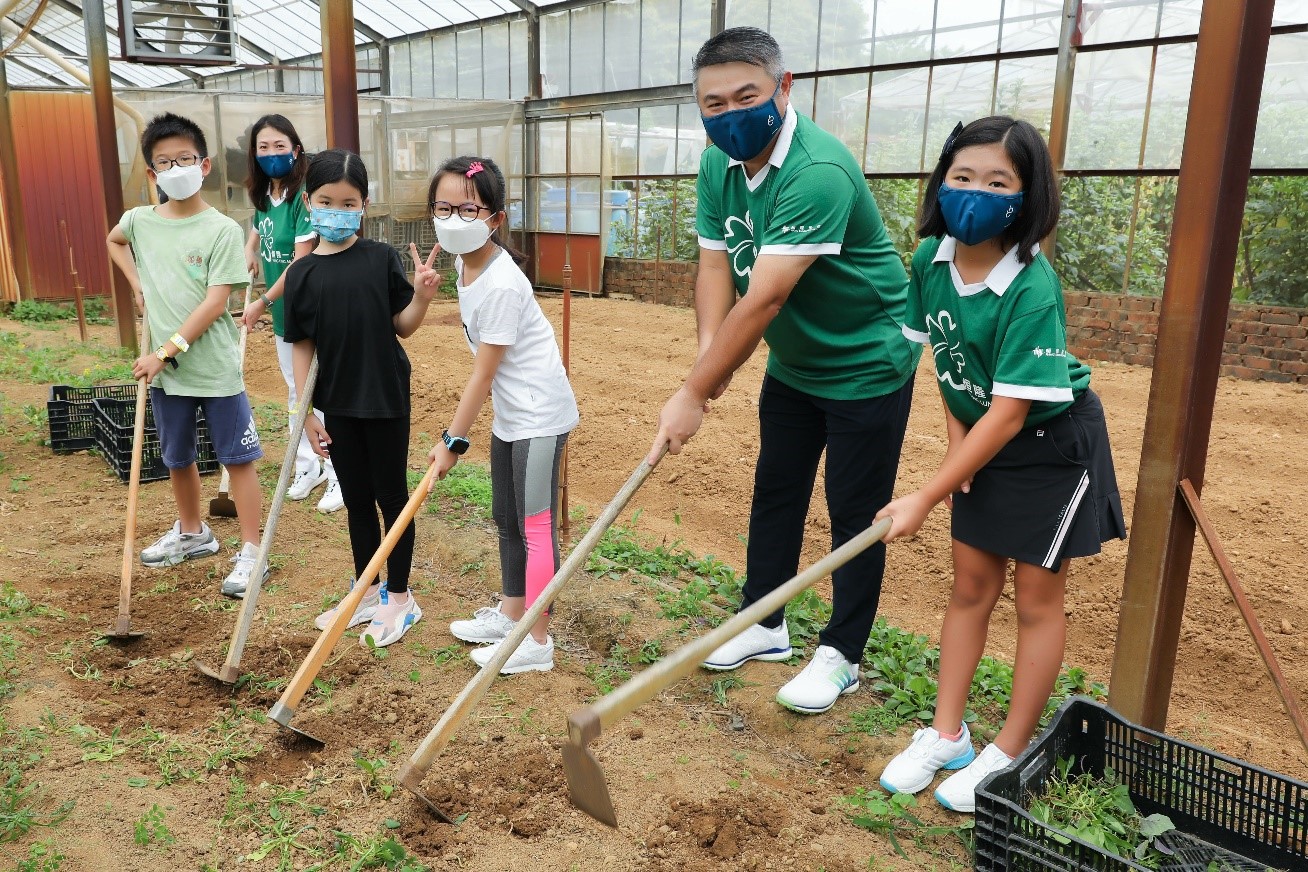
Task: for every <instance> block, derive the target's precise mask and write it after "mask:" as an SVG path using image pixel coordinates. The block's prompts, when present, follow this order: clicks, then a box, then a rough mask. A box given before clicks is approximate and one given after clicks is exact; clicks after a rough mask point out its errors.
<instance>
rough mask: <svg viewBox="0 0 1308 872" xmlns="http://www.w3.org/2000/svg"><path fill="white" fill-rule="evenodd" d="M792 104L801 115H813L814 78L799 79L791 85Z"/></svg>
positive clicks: (810, 116)
mask: <svg viewBox="0 0 1308 872" xmlns="http://www.w3.org/2000/svg"><path fill="white" fill-rule="evenodd" d="M790 104H791V105H792V106H794V107H795V111H797V112H799V114H801V115H807V116H808V117H809V118H812V117H813V80H812V79H797V80H796V81H795V83H794V84H793V85H791V87H790Z"/></svg>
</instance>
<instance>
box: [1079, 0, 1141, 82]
mask: <svg viewBox="0 0 1308 872" xmlns="http://www.w3.org/2000/svg"><path fill="white" fill-rule="evenodd" d="M1081 18H1082V21H1081V30H1082V33H1084V35H1085V36H1084V38H1083V39H1082V41H1081V42H1082V45H1095V44H1096V43H1105V42H1121V41H1123V40H1127V39H1152V38H1153V37H1154V36H1155V35H1156V34H1157V33H1158V0H1132V2H1130V3H1098V4H1093V5H1092V4H1089V3H1085V4H1083V5H1082V12H1081ZM1077 63H1078V65H1079V63H1080V61H1078V62H1077ZM1077 72H1078V73H1080V70H1079V69H1078V70H1077Z"/></svg>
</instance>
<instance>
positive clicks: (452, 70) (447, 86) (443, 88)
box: [432, 33, 460, 98]
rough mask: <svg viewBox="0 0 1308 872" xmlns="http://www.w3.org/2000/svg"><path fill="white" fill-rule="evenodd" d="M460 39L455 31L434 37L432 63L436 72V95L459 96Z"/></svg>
mask: <svg viewBox="0 0 1308 872" xmlns="http://www.w3.org/2000/svg"><path fill="white" fill-rule="evenodd" d="M458 46H459V44H458V40H457V39H456V38H455V35H454V34H453V33H438V34H436V35H435V36H433V37H432V64H433V66H434V67H435V74H436V85H435V90H436V96H437V97H451V98H453V97H457V96H459V65H460V61H459V57H458V50H459V48H458Z"/></svg>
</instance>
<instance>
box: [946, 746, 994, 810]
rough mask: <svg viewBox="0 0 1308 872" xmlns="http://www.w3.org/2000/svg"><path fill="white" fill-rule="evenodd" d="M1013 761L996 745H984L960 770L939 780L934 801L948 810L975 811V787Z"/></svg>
mask: <svg viewBox="0 0 1308 872" xmlns="http://www.w3.org/2000/svg"><path fill="white" fill-rule="evenodd" d="M1012 762H1013V758H1012V757H1009V756H1008V755H1007V754H1005V753H1004V752H1003V751H1002V750H1000V748H999V746H998V745H986V747H985V750H984V751H982V752H981V753H980V754H978V755H977V758H976V759H975V760H973V761H972V762H971V763H969V764H968V765H967V768H966V769H964V770H963V771H962V772H955V773H954V774H953V775H951V776H949V777H948V778H946V779H945V780H944V781H942V782H940V786H939V787H937V788H936V802H938V803H940V804H941V805H943V806H944V807H945V808H947V809H949V810H950V811H961V812H967V813H969V814H970V813H971V812H974V811H976V787H977V785H978V784H980V783H981V782H982V781H984V780H985V777H986V776H987V775H989V774H990V773H992V772H998V771H999V770H1001V769H1006V768H1008V764H1010V763H1012Z"/></svg>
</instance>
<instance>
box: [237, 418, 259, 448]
mask: <svg viewBox="0 0 1308 872" xmlns="http://www.w3.org/2000/svg"><path fill="white" fill-rule="evenodd" d="M258 444H259V433H258V432H257V431H256V430H255V429H254V417H253V416H251V418H250V423H248V424H246V425H245V435H244V436H242V437H241V445H242V446H244V447H246V448H253V447H255V446H257V445H258Z"/></svg>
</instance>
